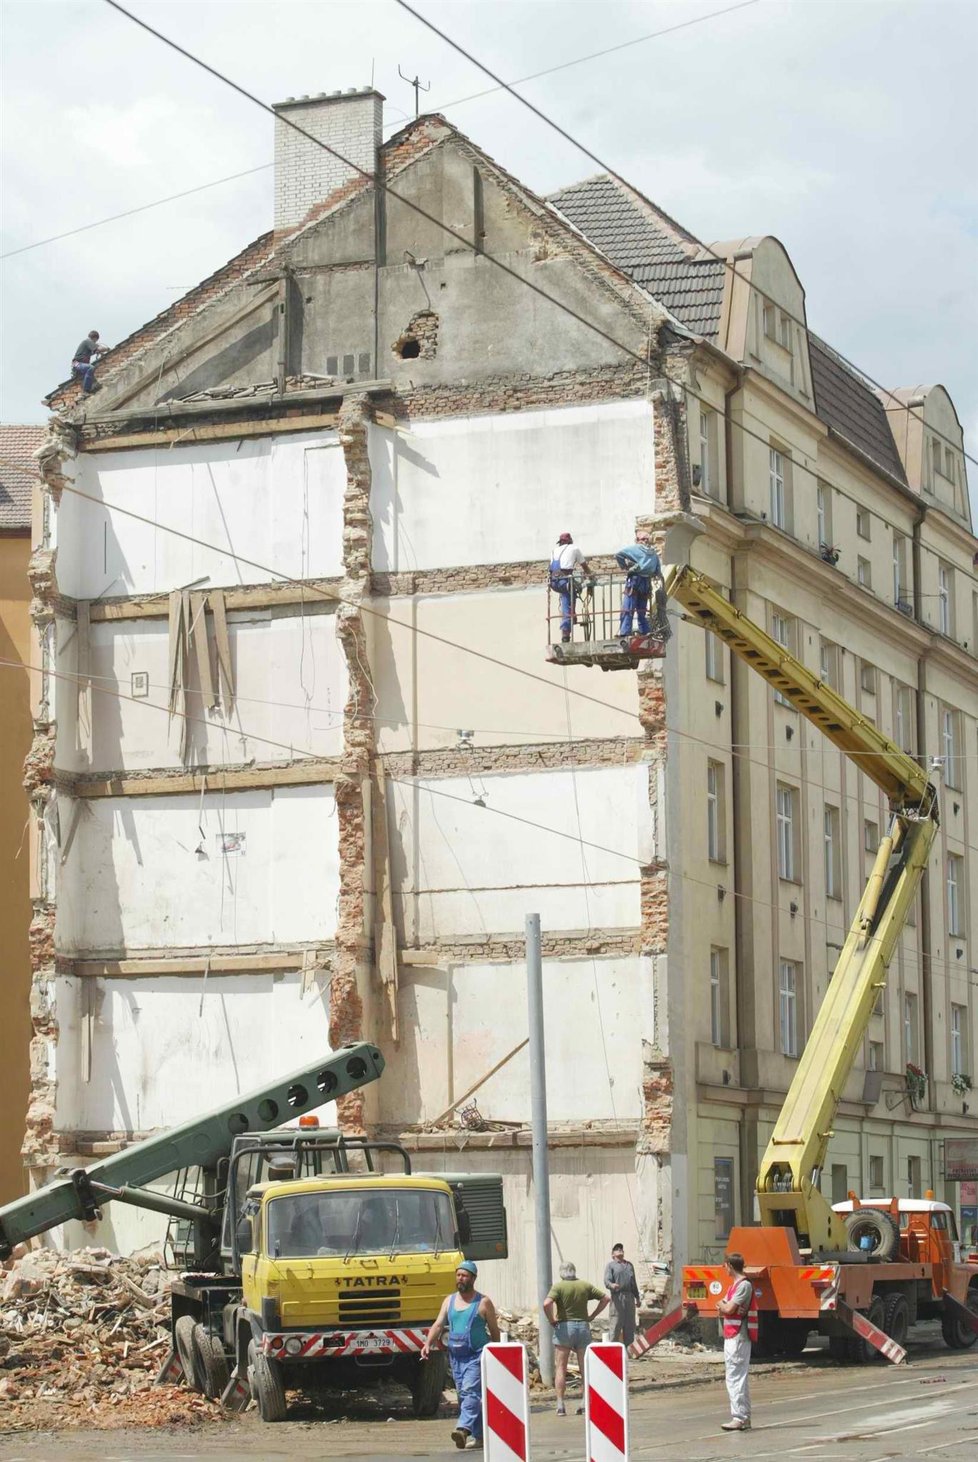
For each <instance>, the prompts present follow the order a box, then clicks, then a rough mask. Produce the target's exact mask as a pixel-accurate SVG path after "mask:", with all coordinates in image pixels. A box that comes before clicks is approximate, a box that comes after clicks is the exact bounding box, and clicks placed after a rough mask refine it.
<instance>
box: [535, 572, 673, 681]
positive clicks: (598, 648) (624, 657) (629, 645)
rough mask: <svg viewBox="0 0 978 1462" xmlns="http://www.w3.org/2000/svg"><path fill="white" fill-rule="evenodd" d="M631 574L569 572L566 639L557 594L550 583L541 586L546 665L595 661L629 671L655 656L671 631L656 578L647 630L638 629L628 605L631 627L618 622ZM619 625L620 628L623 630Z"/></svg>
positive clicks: (663, 650)
mask: <svg viewBox="0 0 978 1462" xmlns="http://www.w3.org/2000/svg"><path fill="white" fill-rule="evenodd" d="M630 578H631V575H629V574H623V573H617V574H597V575H590V576H588V577H586V578H584V577H581V576H574V577H573V579H572V581H571V582H572V586H573V594H572V605H571V626H570V631H569V638H566V639H565V638H564V635H565V633H567V632H566V631H565V629H564V628H563V625H564V622H565V621H566V618H567V616H566V613H565V606H564V605H563V604H562V602H561V601H562V597H563V596H562V595H561V592H560V590H559V589H558V588H556V587H555V586H554V584H553V583H552V582H551V583H550V584H549V586H548V590H547V659H548V660H549V661H550V663H551V664H552V665H587V666H593V665H598V666H600V668H601V669H602V670H634V669H635V668H636V667H637V666H638V665H640V664H641V662H642V661H643V660H661V659H662V658H663V656H664V655H665V653H666V642H667V640H668V639H669V638H670V636H671V634H672V630H671V629H670V628H669V621H668V618H667V616H666V594H665V589H664V588H663V584H662V580H661V579H659V578H656V577H653V578H652V580H651V584H650V593H649V596H648V605H647V609H646V615H647V623H648V629H647V630H644V629H642V628H641V627H640V626H641V622H642V618H643V617H645V616H640V615H639V613H638V611H637V609H633V612H632V618H631V627H630V628H629V627H628V624H627V620H624V621H623V609H624V607H625V599H626V594H627V593H628V588H629V580H630ZM623 628H624V632H623Z"/></svg>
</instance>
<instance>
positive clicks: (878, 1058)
mask: <svg viewBox="0 0 978 1462" xmlns="http://www.w3.org/2000/svg"><path fill="white" fill-rule="evenodd" d="M869 1069H870V1071H885V1070H886V1057H885V1054H884V1051H883V1042H882V1041H870V1043H869Z"/></svg>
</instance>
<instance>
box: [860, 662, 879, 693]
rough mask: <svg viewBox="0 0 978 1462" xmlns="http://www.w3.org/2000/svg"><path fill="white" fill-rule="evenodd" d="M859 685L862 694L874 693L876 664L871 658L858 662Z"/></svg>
mask: <svg viewBox="0 0 978 1462" xmlns="http://www.w3.org/2000/svg"><path fill="white" fill-rule="evenodd" d="M859 685H860V688H861V689H862V691H863V694H864V695H875V694H876V666H875V665H874V664H873V662H872V661H871V660H863V661H861V662H860V665H859Z"/></svg>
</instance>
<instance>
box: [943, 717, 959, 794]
mask: <svg viewBox="0 0 978 1462" xmlns="http://www.w3.org/2000/svg"><path fill="white" fill-rule="evenodd" d="M941 747H942V751H943V755H944V781H945V783H946V784H947V786H949V787H960V785H961V783H960V781H959V780H958V778H959V776H960V771H961V768H960V762H959V758H958V713H957V711H951V710H948V708H947V707H946V706H945V707H944V709H943V710H942V711H941Z"/></svg>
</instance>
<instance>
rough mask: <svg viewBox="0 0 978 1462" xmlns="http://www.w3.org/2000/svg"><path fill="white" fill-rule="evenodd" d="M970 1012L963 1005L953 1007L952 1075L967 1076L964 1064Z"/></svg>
mask: <svg viewBox="0 0 978 1462" xmlns="http://www.w3.org/2000/svg"><path fill="white" fill-rule="evenodd" d="M967 1015H968V1012H967V1010H966V1008H965V1007H964V1006H963V1005H952V1006H951V1075H952V1076H964V1075H967V1074H968V1072H967V1068H966V1066H965V1064H964V1032H965V1021H966V1019H967Z"/></svg>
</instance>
